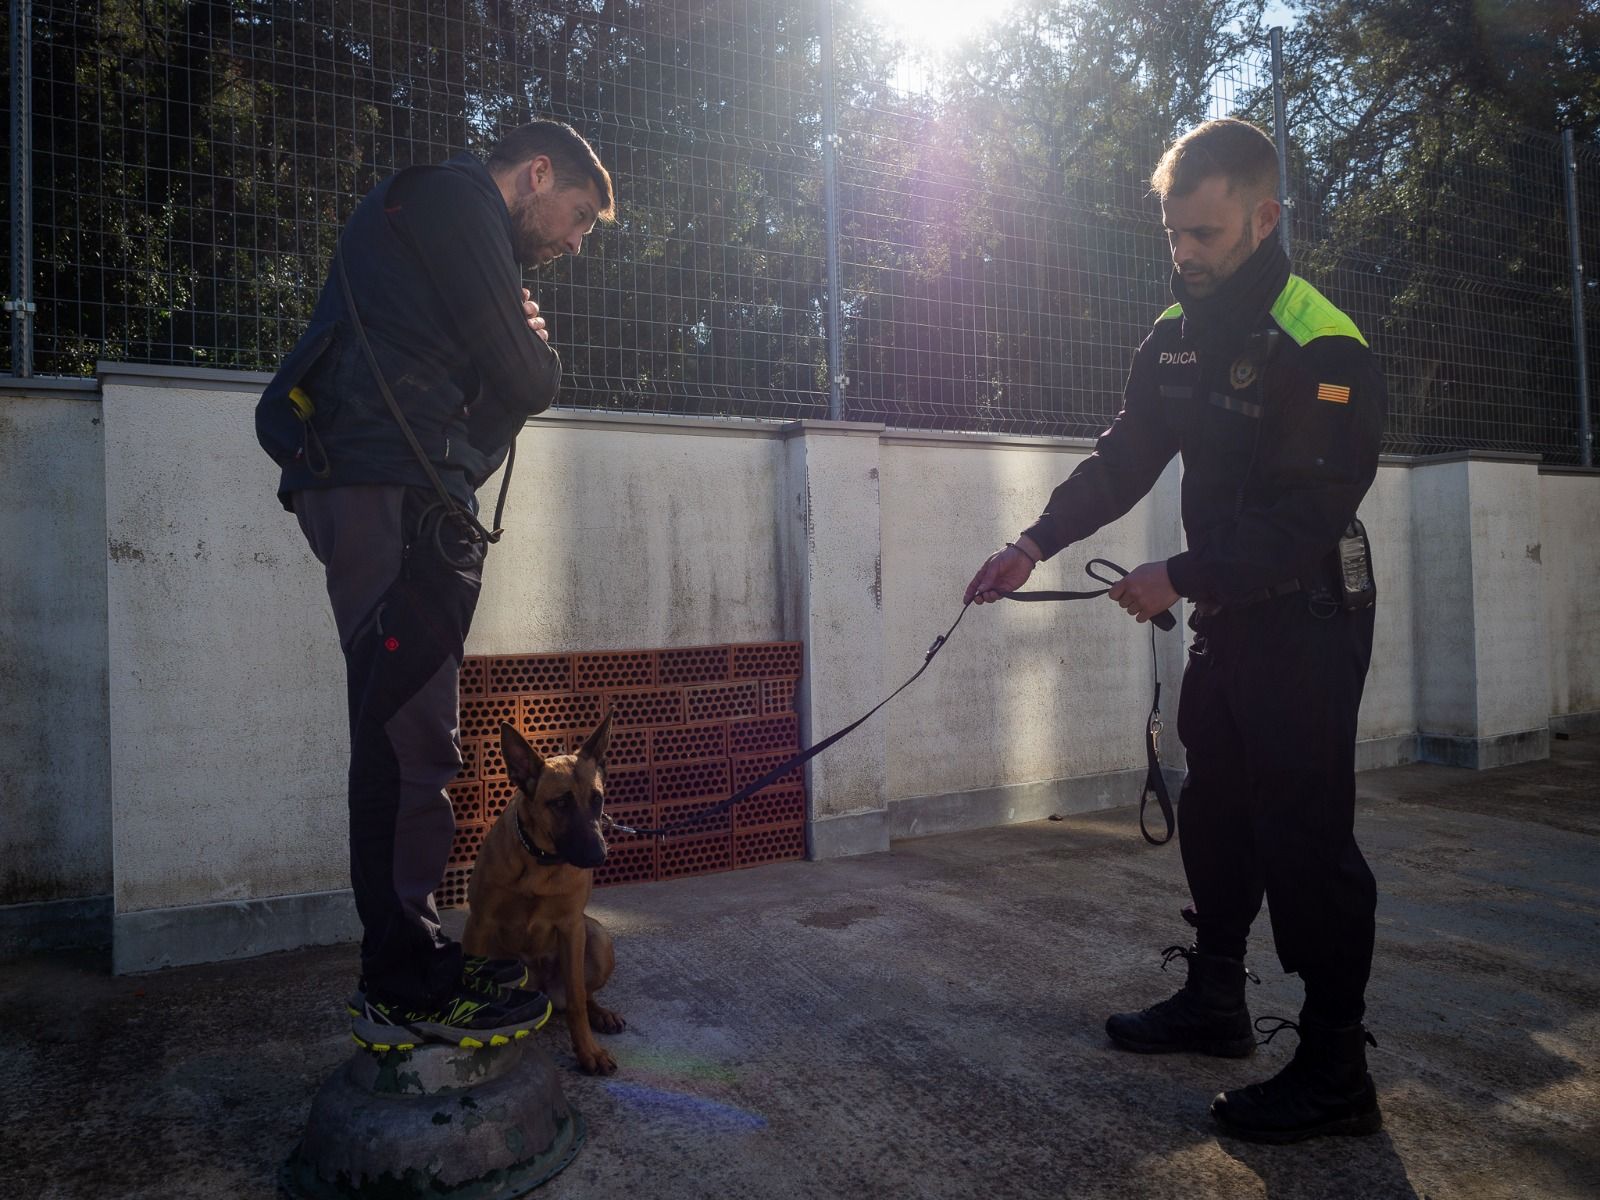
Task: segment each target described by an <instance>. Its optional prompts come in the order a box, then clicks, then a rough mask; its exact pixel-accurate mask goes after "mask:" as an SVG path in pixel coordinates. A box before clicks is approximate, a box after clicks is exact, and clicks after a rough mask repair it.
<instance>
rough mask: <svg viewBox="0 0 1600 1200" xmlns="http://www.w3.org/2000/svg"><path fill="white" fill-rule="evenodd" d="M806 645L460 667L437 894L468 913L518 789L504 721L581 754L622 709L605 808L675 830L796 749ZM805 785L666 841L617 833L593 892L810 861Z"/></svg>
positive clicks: (793, 784)
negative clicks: (479, 868) (509, 767)
mask: <svg viewBox="0 0 1600 1200" xmlns="http://www.w3.org/2000/svg"><path fill="white" fill-rule="evenodd" d="M799 678H800V643H799V642H755V643H748V644H745V645H735V646H691V647H687V648H681V649H673V650H617V651H605V652H599V653H578V654H502V655H495V656H492V657H491V656H483V657H469V658H468V659H467V660H466V662H465V663H463V664H462V669H461V756H462V759H463V766H462V769H461V774H460V776H459V777H458V778H457V780H456V781H455V782H454V783H452V784H450V785H449V788H448V791H449V793H450V801H451V805H452V807H453V808H454V810H455V818H456V837H455V845H454V846H453V848H452V849H451V852H450V863H449V866H448V867H447V869H446V870H445V874H444V880H443V881H442V883H441V884H440V886H439V890H438V892H437V893H436V899H437V901H438V903H439V904H440V905H441V906H442V907H446V908H451V907H457V906H460V905H462V904H465V903H466V899H467V881H468V879H469V878H470V877H471V875H472V864H473V863H474V862H475V861H476V860H477V856H478V848H479V847H480V846H481V845H482V844H483V838H484V835H485V834H486V833H488V831H489V828H490V826H492V825H493V824H494V822H495V820H496V819H497V818H498V817H499V816H500V814H501V813H503V812H504V811H505V810H506V806H507V805H508V804H509V803H510V801H511V797H512V796H513V795H514V794H515V792H516V786H515V785H514V784H513V783H511V782H510V780H508V779H507V778H506V764H505V759H504V757H503V756H502V755H501V753H500V722H502V721H510V722H511V723H512V724H513V725H515V726H516V727H517V729H518V730H519V731H520V732H521V733H522V735H523V736H524V737H526V738H527V739H528V742H529V744H530V745H532V746H533V748H534V749H535V750H537V751H538V752H539V753H540V754H543V755H546V756H550V755H554V754H566V753H571V752H573V751H575V750H577V748H578V747H579V746H580V745H582V744H583V740H584V739H585V738H586V737H588V736H589V733H590V732H591V731H592V730H593V729H594V727H595V726H596V725H598V724H599V723H600V718H601V717H603V716H605V714H606V713H608V712H609V713H612V714H613V716H612V721H611V747H610V750H609V751H608V752H607V754H606V811H607V812H608V813H610V814H611V815H612V817H614V818H615V819H616V820H617V821H619V822H621V823H622V824H624V825H633V826H638V827H641V828H642V827H645V826H650V827H660V826H668V825H672V824H674V823H675V822H678V821H682V820H684V819H685V818H688V817H690V816H692V815H694V814H695V813H697V812H699V811H700V810H703V809H705V808H707V807H709V806H711V805H713V804H715V803H716V802H717V801H719V800H725V799H727V797H729V796H730V795H732V794H733V793H734V791H736V790H737V789H739V788H741V787H743V786H744V785H745V784H747V783H749V782H750V781H751V780H753V779H758V778H760V777H761V776H762V775H764V774H766V773H767V772H768V771H769V770H771V769H772V768H773V767H775V766H777V765H778V764H780V763H782V762H783V761H784V760H785V759H787V758H789V757H791V756H792V755H794V754H795V753H796V752H797V751H798V750H799V748H800V740H799V724H798V719H797V716H796V714H795V710H794V695H795V685H796V684H797V683H798V682H799ZM805 819H806V794H805V775H804V771H803V769H802V768H799V767H796V768H795V769H794V770H793V771H791V772H789V773H788V774H786V775H784V776H782V777H781V778H779V779H778V780H777V782H775V783H773V784H770V785H768V786H767V787H765V788H763V789H762V790H761V791H759V792H757V793H756V794H755V795H753V796H751V797H749V798H748V799H746V800H741V801H740V802H739V803H738V804H736V805H734V806H733V808H732V810H731V811H726V812H722V813H719V814H718V815H717V816H715V817H713V818H711V819H709V820H707V821H705V822H703V823H699V824H695V825H693V826H691V827H688V828H685V829H683V830H682V831H681V832H678V833H672V834H665V835H662V836H661V837H659V838H658V837H644V836H641V837H630V836H627V835H623V834H615V833H614V834H612V835H608V837H607V839H606V840H607V842H608V844H609V847H610V850H609V852H608V854H607V856H606V862H605V865H604V866H602V867H599V868H597V869H596V870H595V884H596V885H597V886H600V887H604V886H605V885H606V884H611V883H635V882H639V881H642V880H649V879H675V878H677V877H679V876H683V875H705V874H709V873H710V872H713V871H726V870H729V869H731V868H735V867H753V866H757V865H759V864H761V863H770V862H784V861H787V860H791V859H798V858H804V857H805V849H806V835H805Z"/></svg>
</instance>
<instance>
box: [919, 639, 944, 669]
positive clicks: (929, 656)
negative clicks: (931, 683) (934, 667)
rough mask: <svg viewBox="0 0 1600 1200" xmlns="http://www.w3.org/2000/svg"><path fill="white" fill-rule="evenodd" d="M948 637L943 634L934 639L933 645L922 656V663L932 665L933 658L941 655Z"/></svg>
mask: <svg viewBox="0 0 1600 1200" xmlns="http://www.w3.org/2000/svg"><path fill="white" fill-rule="evenodd" d="M946 636H947V635H945V634H942V633H941V634H940V635H939V636H938V637H936V638H934V639H933V645H931V646H929V647H928V652H927V653H926V654H924V655H923V656H922V661H923V663H924V664H927V663H931V662H932V661H933V656H934V655H935V654H937V653H939V651H940V649H941V648H942V647H943V646H944V639H945V637H946Z"/></svg>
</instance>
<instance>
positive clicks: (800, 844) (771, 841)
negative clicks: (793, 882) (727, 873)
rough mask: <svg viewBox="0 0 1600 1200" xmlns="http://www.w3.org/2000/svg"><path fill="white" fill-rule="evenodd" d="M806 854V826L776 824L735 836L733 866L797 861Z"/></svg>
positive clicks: (753, 865)
mask: <svg viewBox="0 0 1600 1200" xmlns="http://www.w3.org/2000/svg"><path fill="white" fill-rule="evenodd" d="M805 856H806V830H805V826H804V825H788V826H772V827H769V828H766V829H751V830H747V831H745V832H742V833H735V834H734V835H733V865H734V866H735V867H757V866H760V865H761V864H762V863H772V862H794V861H796V860H798V859H803V858H804V857H805Z"/></svg>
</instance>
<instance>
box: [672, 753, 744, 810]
mask: <svg viewBox="0 0 1600 1200" xmlns="http://www.w3.org/2000/svg"><path fill="white" fill-rule="evenodd" d="M652 774H653V775H654V777H655V785H656V786H655V801H656V803H657V804H658V805H659V804H665V803H667V802H668V801H671V800H692V799H695V798H697V797H708V798H710V799H712V800H725V799H727V797H728V795H729V794H730V793H731V792H732V791H733V789H732V788H731V787H729V786H728V763H727V760H726V759H717V760H716V761H713V762H695V763H674V764H672V765H670V766H665V767H656V768H655V769H654V770H653V771H652Z"/></svg>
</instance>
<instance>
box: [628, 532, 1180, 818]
mask: <svg viewBox="0 0 1600 1200" xmlns="http://www.w3.org/2000/svg"><path fill="white" fill-rule="evenodd" d="M1096 566H1103V567H1106V568H1107V569H1109V570H1111V571H1115V572H1116V573H1117V575H1118V576H1119V577H1121V576H1124V575H1126V574H1127V572H1126V571H1124V570H1123V569H1122V568H1121V567H1119V566H1117V564H1116V563H1114V562H1110V561H1109V560H1107V559H1104V558H1095V559H1091V560H1090V561H1089V562H1088V563H1087V564H1086V565H1085V566H1084V568H1083V569H1084V571H1085V572H1087V573H1088V575H1089V576H1090V577H1091V578H1093V579H1095V580H1098V581H1099V582H1101V583H1104V584H1106V585H1108V586H1106V587H1103V588H1098V589H1096V590H1095V591H1090V592H1008V593H1006V594H1005V598H1006V599H1007V600H1031V601H1041V600H1043V601H1051V600H1090V599H1093V598H1094V597H1096V596H1104V595H1105V594H1106V593H1107V592H1109V591H1110V590H1111V586H1112V585H1114V583H1115V581H1114V580H1110V579H1107V578H1106V577H1105V576H1104V575H1099V574H1096V572H1095V569H1094V568H1095V567H1096ZM971 607H972V601H970V600H968V601H967V602H966V603H964V604H963V605H962V606H961V611H960V612H959V613H958V614H956V619H955V620H954V621H953V622H951V624H950V628H949V629H947V630H945V631H944V632H943V633H942V634H940V635H939V636H938V637H936V638H934V639H933V644H932V645H931V646H929V647H928V652H927V653H926V654H924V655H923V656H922V665H921V666H920V667H918V668H917V670H916V673H915V674H914V675H912V676H911V678H910V679H907V680H906V681H905V682H904V683H902V684H901V685H900V686H899V687H897V688H895V690H894V691H892V692H890V693H889V694H888V695H887V696H885V697H884V698H883V699H882V700H880V701H878V703H877V704H875V705H873V707H872V708H871V710H870V711H868V712H867V713H866V715H864V716H861V717H858V718H856V719H855V720H854V721H852V722H850V724H848V725H846V726H845V727H844V728H843V729H839V730H836V731H835V732H833V733H831V734H829V735H828V736H827V737H825V738H823V740H822V741H820V742H818V743H817V744H816V745H815V746H811V747H809V748H808V749H805V750H802V751H800V753H798V754H796V755H795V756H794V757H792V758H790V759H788V760H787V761H786V762H782V763H780V764H778V765H777V766H776V767H773V768H772V769H771V770H770V771H768V772H767V773H766V774H765V775H763V776H761V777H760V778H759V779H754V780H752V781H751V782H749V783H747V784H745V786H744V787H742V788H740V789H739V790H738V791H737V792H735V793H734V794H733V795H731V796H729V797H728V798H727V799H726V800H722V801H719V802H718V803H716V804H713V805H711V806H710V807H709V808H705V809H702V810H701V811H700V812H697V813H693V814H691V815H690V816H687V817H685V818H683V819H682V820H679V821H674V822H672V823H671V824H670V825H662V826H659V827H656V828H653V829H638V828H635V827H633V826H632V825H624V824H623V823H622V822H620V821H617V820H614V819H612V818H611V817H610V816H608V815H605V814H602V816H601V820H602V821H604V822H605V824H606V827H607V828H609V829H615V830H617V831H618V832H620V833H626V834H630V835H633V836H635V837H660V836H662V835H664V834H669V833H678V832H680V831H682V830H685V829H692V828H694V827H695V826H697V825H700V824H703V823H704V822H705V821H707V820H709V819H710V818H711V817H714V816H717V815H719V814H721V813H724V812H726V811H727V810H728V809H730V808H732V807H733V806H734V805H735V804H737V803H739V801H741V800H745V799H748V798H749V797H750V796H753V795H755V794H756V793H757V792H759V791H760V790H761V789H762V788H764V787H767V786H768V785H770V784H772V783H775V782H776V781H777V780H779V779H781V778H783V776H785V775H787V774H788V773H789V772H790V771H792V770H794V769H795V768H796V767H798V766H801V765H802V764H804V763H807V762H810V761H811V760H812V759H813V758H815V757H816V756H817V755H819V754H821V753H822V752H823V751H824V750H826V749H827V748H828V747H829V746H832V745H833V744H834V743H835V742H838V741H840V740H842V739H843V738H845V737H847V736H849V735H850V734H851V733H854V732H855V731H856V730H857V729H859V728H860V727H861V726H862V725H864V724H866V722H867V721H868V720H869V719H870V718H871V717H872V716H873V715H874V714H875V713H876V712H877V711H878V710H879V709H880V708H882V707H883V706H884V705H886V704H888V703H889V701H891V700H893V699H894V698H895V697H896V696H898V695H899V694H900V693H901V692H903V691H905V690H906V689H907V688H908V687H910V686H911V685H912V684H913V683H915V682H916V681H917V680H918V679H920V678H922V673H923V672H924V671H926V670H927V669H928V668H929V667H930V666H931V665H933V660H934V657H935V656H936V655H937V654H938V653H939V651H940V650H942V649H944V644H945V643H946V642H948V641H949V640H950V635H951V634H953V633H954V632H955V631H956V626H957V625H960V624H961V618H962V617H964V616H966V615H967V609H969V608H971ZM1150 622H1151V625H1152V626H1155V627H1159V628H1161V629H1172V628H1174V627H1175V626H1176V624H1177V621H1176V620H1175V619H1174V618H1173V616H1172V614H1171V613H1170V612H1164V613H1158V614H1157V615H1156V616H1154V617H1152V618H1151V619H1150ZM1155 638H1156V634H1155V628H1152V629H1151V630H1150V656H1151V661H1152V662H1154V660H1155V650H1156V642H1155ZM1161 728H1162V726H1161V682H1160V679H1159V678H1157V680H1156V700H1155V704H1154V705H1153V706H1152V707H1151V709H1150V719H1149V721H1148V722H1147V723H1146V727H1145V755H1146V758H1147V759H1148V761H1149V773H1148V774H1147V775H1146V777H1145V785H1144V792H1143V794H1141V796H1140V797H1139V832H1140V833H1142V834H1144V836H1145V840H1146V841H1148V842H1149V843H1150V844H1151V845H1155V846H1160V845H1163V844H1165V843H1166V842H1167V841H1169V840H1170V839H1171V838H1172V830H1173V820H1172V802H1171V800H1170V799H1168V797H1167V785H1166V781H1165V780H1164V779H1162V777H1161V763H1160V760H1159V758H1158V757H1157V754H1158V750H1159V747H1158V746H1157V744H1156V743H1157V738H1158V737H1159V736H1160V733H1161ZM1152 792H1154V794H1155V796H1156V799H1157V800H1158V801H1159V802H1160V805H1161V812H1162V815H1163V816H1165V817H1166V819H1167V833H1166V836H1165V837H1163V838H1159V839H1157V838H1154V837H1151V836H1150V831H1149V830H1148V829H1147V828H1145V823H1144V809H1145V804H1146V803H1147V802H1148V800H1149V798H1150V795H1151V793H1152Z"/></svg>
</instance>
